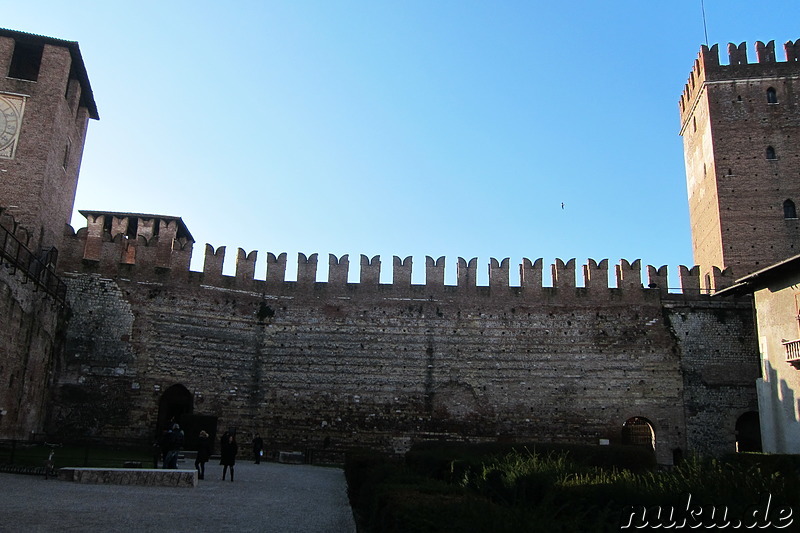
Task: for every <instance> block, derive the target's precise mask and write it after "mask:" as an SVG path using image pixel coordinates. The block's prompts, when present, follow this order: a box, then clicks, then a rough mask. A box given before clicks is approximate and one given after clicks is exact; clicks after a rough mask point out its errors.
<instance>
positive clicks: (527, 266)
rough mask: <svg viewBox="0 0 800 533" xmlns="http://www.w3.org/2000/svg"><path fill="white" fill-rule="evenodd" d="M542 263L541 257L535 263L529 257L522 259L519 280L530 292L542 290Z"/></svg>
mask: <svg viewBox="0 0 800 533" xmlns="http://www.w3.org/2000/svg"><path fill="white" fill-rule="evenodd" d="M542 262H543V261H542V258H541V257H540V258H539V259H537V260H535V261H533V262H531V260H530V259H528V258H527V257H524V258H523V259H522V264H521V265H519V279H520V285H521V286H522V287H523V288H525V289H528V290H536V289H541V288H542Z"/></svg>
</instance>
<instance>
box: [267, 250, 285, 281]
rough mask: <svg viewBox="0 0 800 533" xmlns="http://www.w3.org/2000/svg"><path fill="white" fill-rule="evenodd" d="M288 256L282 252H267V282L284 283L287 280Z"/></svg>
mask: <svg viewBox="0 0 800 533" xmlns="http://www.w3.org/2000/svg"><path fill="white" fill-rule="evenodd" d="M287 258H288V256H287V255H286V252H282V253H281V254H280V255H278V256H276V255H275V254H273V253H272V252H267V283H283V282H284V281H286V262H287Z"/></svg>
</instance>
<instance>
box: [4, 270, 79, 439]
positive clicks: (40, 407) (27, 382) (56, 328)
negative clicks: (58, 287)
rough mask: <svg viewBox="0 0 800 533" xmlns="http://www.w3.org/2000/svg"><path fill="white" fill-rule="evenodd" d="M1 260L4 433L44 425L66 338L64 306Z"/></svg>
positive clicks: (26, 432) (24, 432)
mask: <svg viewBox="0 0 800 533" xmlns="http://www.w3.org/2000/svg"><path fill="white" fill-rule="evenodd" d="M32 285H33V284H32V283H29V282H27V280H26V279H25V278H24V276H22V275H21V273H20V272H18V271H17V272H14V270H13V269H9V268H7V267H6V266H0V325H2V327H0V438H18V439H19V438H28V437H29V436H30V435H31V434H32V433H40V432H42V431H43V430H44V420H45V415H46V411H45V410H46V408H47V405H48V401H47V400H48V398H49V392H50V387H51V385H52V383H53V372H54V361H55V359H56V354H55V353H54V352H55V351H56V350H58V349H59V346H61V345H62V343H63V338H62V337H63V330H64V327H65V319H66V316H65V315H64V312H63V309H62V308H61V306H59V305H58V304H57V303H56V302H55V301H54V300H53V299H52V298H51V297H50V296H48V295H47V294H46V293H44V292H43V291H36V290H33V289H32Z"/></svg>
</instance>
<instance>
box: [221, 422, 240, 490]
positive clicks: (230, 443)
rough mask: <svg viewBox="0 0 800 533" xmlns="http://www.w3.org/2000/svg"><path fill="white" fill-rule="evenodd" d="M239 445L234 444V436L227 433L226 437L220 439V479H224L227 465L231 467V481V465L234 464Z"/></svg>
mask: <svg viewBox="0 0 800 533" xmlns="http://www.w3.org/2000/svg"><path fill="white" fill-rule="evenodd" d="M238 451H239V447H238V445H237V444H236V437H235V436H234V435H233V434H232V433H229V434H228V437H227V439H224V440H223V441H222V449H221V450H220V456H221V457H220V461H219V464H221V465H222V480H223V481H225V475H226V473H227V472H228V467H230V469H231V482H233V466H234V465H235V464H236V453H237V452H238Z"/></svg>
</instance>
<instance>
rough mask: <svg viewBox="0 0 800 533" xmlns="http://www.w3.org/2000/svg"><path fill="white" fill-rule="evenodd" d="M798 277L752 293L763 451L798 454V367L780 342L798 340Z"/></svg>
mask: <svg viewBox="0 0 800 533" xmlns="http://www.w3.org/2000/svg"><path fill="white" fill-rule="evenodd" d="M798 294H800V275H798V274H795V275H789V276H786V277H783V278H782V279H776V280H775V281H772V282H771V283H770V284H769V285H768V286H766V287H764V288H762V289H760V290H758V291H756V292H755V302H756V309H757V310H758V336H759V346H760V350H761V361H762V365H763V367H762V373H763V377H762V379H760V380H759V381H758V403H759V412H760V414H761V426H762V436H763V446H764V451H767V452H771V453H800V414H799V413H800V399H798V398H797V396H796V391H800V364H798V363H795V364H791V363H789V362H787V361H786V348H785V347H784V344H783V342H784V341H796V340H798V339H800V328H799V327H798V319H797V317H798V296H797V295H798Z"/></svg>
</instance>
